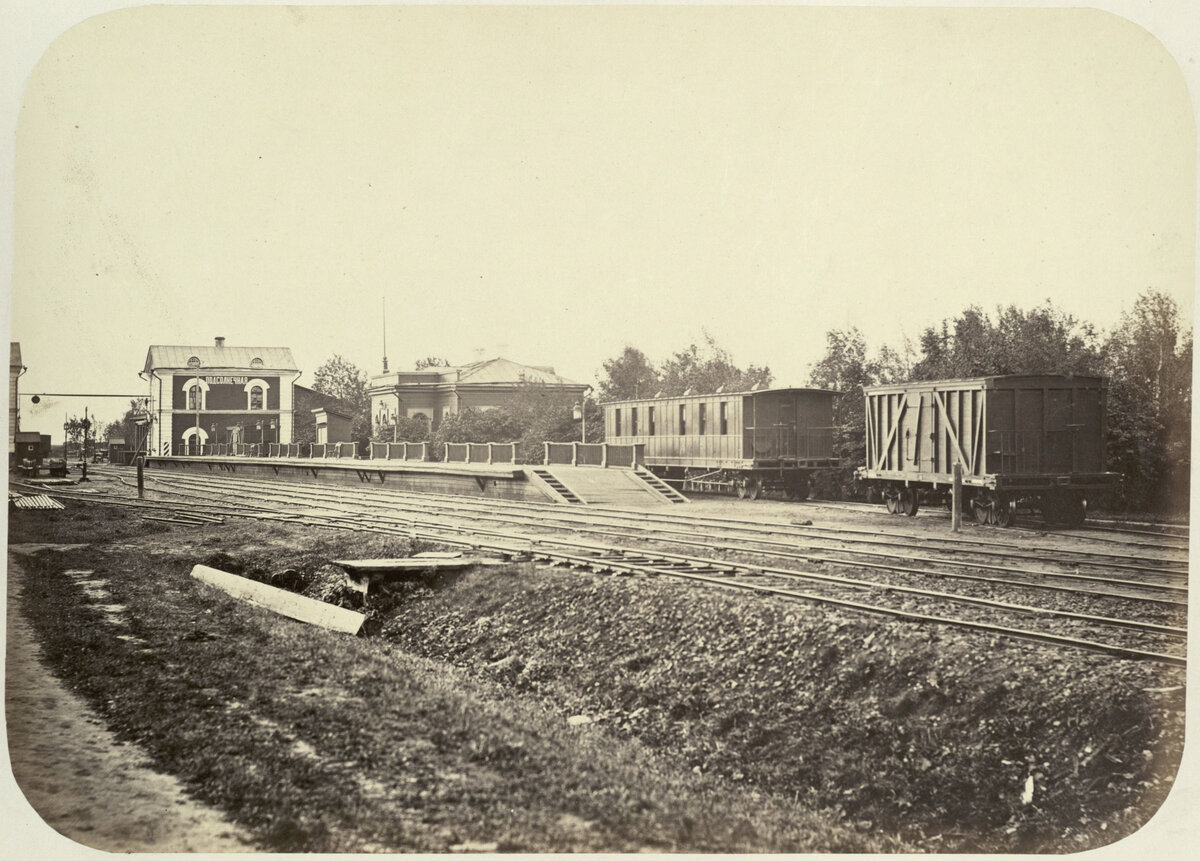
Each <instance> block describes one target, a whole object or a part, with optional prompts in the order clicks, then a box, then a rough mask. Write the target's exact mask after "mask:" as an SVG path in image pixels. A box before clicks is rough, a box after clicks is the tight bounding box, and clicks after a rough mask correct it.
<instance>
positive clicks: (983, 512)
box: [971, 497, 992, 525]
mask: <svg viewBox="0 0 1200 861" xmlns="http://www.w3.org/2000/svg"><path fill="white" fill-rule="evenodd" d="M971 508H972V509H973V510H974V511H975V522H976V523H978V524H980V525H983V524H987V523H991V522H992V502H991V500H988V501H986V502H982V501H980V498H979V497H976V498H975V499H972V500H971Z"/></svg>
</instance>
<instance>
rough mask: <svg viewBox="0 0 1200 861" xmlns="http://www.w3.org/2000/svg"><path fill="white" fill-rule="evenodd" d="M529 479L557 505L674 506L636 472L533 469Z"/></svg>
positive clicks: (610, 468) (573, 467)
mask: <svg viewBox="0 0 1200 861" xmlns="http://www.w3.org/2000/svg"><path fill="white" fill-rule="evenodd" d="M528 474H529V479H530V481H532V482H533V483H535V484H537V485H538V487H539V488H541V489H542V492H543V493H544V494H545V495H546V496H547V497H548V498H550V499H553V500H554V501H555V502H563V503H571V504H576V505H618V506H621V505H655V504H667V503H669V502H671V501H672V500H671V499H670V497H669V496H667V495H666V494H664V493H663V492H662V491H661V490H659V489H657V488H655V487H653V486H652V485H651V484H650V483H648V482H647V481H646V479H645V478H644V477H643V476H642V475H640V474H639V473H637V472H635V471H634V470H632V469H626V468H620V467H608V468H603V467H596V466H536V467H529V469H528Z"/></svg>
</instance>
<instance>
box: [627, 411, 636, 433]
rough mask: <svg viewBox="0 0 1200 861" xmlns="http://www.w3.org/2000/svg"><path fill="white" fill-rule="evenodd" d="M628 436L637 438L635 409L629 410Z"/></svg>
mask: <svg viewBox="0 0 1200 861" xmlns="http://www.w3.org/2000/svg"><path fill="white" fill-rule="evenodd" d="M629 435H630V436H637V407H630V409H629Z"/></svg>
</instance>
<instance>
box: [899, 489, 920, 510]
mask: <svg viewBox="0 0 1200 861" xmlns="http://www.w3.org/2000/svg"><path fill="white" fill-rule="evenodd" d="M920 507H921V501H920V498H919V496H918V493H917V489H916V488H915V487H906V488H904V490H902V491H900V511H901V513H903V514H905V515H907V516H908V517H916V516H917V511H918V510H919V509H920Z"/></svg>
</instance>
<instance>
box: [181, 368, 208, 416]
mask: <svg viewBox="0 0 1200 861" xmlns="http://www.w3.org/2000/svg"><path fill="white" fill-rule="evenodd" d="M182 388H183V393H184V397H185V398H186V401H187V408H188V409H189V410H197V409H199V410H203V409H206V408H207V407H208V404H207V403H206V401H207V400H208V382H207V381H206V380H205V379H204V378H203V377H200V376H196V377H186V378H184V380H183V385H182Z"/></svg>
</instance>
